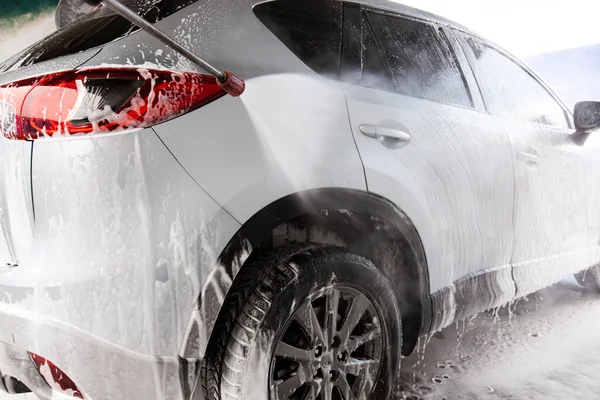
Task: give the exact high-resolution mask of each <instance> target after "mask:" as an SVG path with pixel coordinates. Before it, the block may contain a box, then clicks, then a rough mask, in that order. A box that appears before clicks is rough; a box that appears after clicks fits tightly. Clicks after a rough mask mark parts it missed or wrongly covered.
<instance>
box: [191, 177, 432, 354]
mask: <svg viewBox="0 0 600 400" xmlns="http://www.w3.org/2000/svg"><path fill="white" fill-rule="evenodd" d="M364 232H369V234H368V235H364V234H362V233H364ZM359 234H360V235H359ZM295 242H300V243H301V242H314V243H323V244H332V245H343V246H344V247H347V248H349V251H351V252H354V253H356V254H359V255H362V256H365V257H367V258H369V259H371V260H372V261H374V262H375V264H376V265H378V266H379V268H380V269H381V270H382V272H383V273H384V275H385V276H386V277H387V278H388V279H389V280H390V281H391V282H392V285H393V286H394V289H395V291H396V295H397V298H398V301H399V305H400V308H401V312H402V322H403V324H404V329H403V335H404V341H403V348H402V353H403V354H409V353H410V352H411V351H412V350H413V349H414V347H415V345H416V342H417V339H418V336H419V335H420V334H421V333H424V332H427V331H428V330H429V326H430V321H431V303H430V292H429V272H428V269H427V261H426V257H425V252H424V249H423V245H422V243H421V238H420V236H419V233H418V232H417V230H416V228H415V227H414V224H413V223H412V221H411V220H410V218H409V217H408V216H407V215H406V214H405V213H404V212H403V211H402V210H400V209H399V208H398V207H396V205H395V204H394V203H392V202H391V201H389V200H387V199H386V198H383V197H381V196H378V195H376V194H374V193H370V192H366V191H362V190H356V189H343V188H322V189H313V190H307V191H303V192H298V193H294V194H291V195H288V196H285V197H283V198H281V199H279V200H276V201H275V202H273V203H271V204H269V205H268V206H266V207H264V208H263V209H262V210H260V211H259V212H257V213H256V214H255V215H254V216H252V217H251V218H250V219H249V220H248V221H246V223H244V224H243V226H242V227H241V228H240V229H239V230H238V232H237V233H236V234H235V235H234V237H233V238H232V239H231V240H230V241H229V243H228V244H227V246H226V247H225V248H224V250H223V251H222V252H221V254H220V256H219V258H218V262H217V266H216V267H215V268H214V269H213V271H212V272H211V274H210V275H209V276H208V278H207V280H206V281H205V284H204V288H203V290H202V294H201V296H200V297H199V299H198V303H197V305H196V312H195V313H194V316H193V317H192V319H191V321H190V326H189V328H188V331H187V334H186V336H185V340H184V343H183V346H182V348H181V352H180V356H181V357H184V358H197V357H198V356H200V358H203V357H204V355H205V352H206V348H207V346H208V343H209V342H210V337H211V335H212V333H213V332H212V330H213V327H214V325H215V322H216V321H217V318H219V315H220V313H226V312H227V310H222V305H223V303H224V301H225V298H226V296H227V294H228V293H229V290H230V288H231V286H232V285H233V282H234V280H235V278H236V276H237V275H238V273H239V272H240V270H241V269H242V268H244V265H245V261H246V260H247V259H248V257H250V256H251V254H252V253H253V252H255V251H256V250H259V249H268V248H275V247H280V246H283V245H286V244H290V243H295ZM382 250H383V251H382ZM398 265H399V267H398Z"/></svg>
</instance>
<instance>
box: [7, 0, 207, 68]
mask: <svg viewBox="0 0 600 400" xmlns="http://www.w3.org/2000/svg"><path fill="white" fill-rule="evenodd" d="M196 1H197V0H134V1H130V2H129V4H128V6H129V7H131V8H132V9H133V10H135V11H136V12H137V13H138V14H140V15H141V16H143V17H144V18H145V19H146V20H147V21H149V22H151V23H156V22H158V21H160V20H162V19H163V18H166V17H168V16H169V15H171V14H173V13H174V12H176V11H178V10H180V9H181V8H183V7H186V6H188V5H190V4H192V3H194V2H196ZM137 29H138V28H137V27H135V26H134V25H132V24H131V23H130V22H129V21H127V20H126V19H124V18H122V17H120V16H118V15H115V14H114V13H113V12H112V11H110V9H108V8H107V7H103V8H100V9H98V10H95V11H92V12H91V13H90V14H89V15H86V16H85V17H83V18H81V19H80V20H78V21H75V22H73V23H71V24H68V25H66V26H64V27H63V28H61V29H59V30H57V31H56V32H54V33H52V34H51V35H50V36H47V37H46V38H44V39H42V40H41V41H39V42H37V43H35V44H34V45H33V46H31V47H29V48H27V49H25V50H24V51H22V52H20V53H18V54H17V55H15V56H13V57H11V58H9V59H8V60H6V61H5V62H3V63H2V64H0V71H7V70H9V69H14V68H20V67H25V66H28V65H33V64H36V63H40V62H43V61H47V60H51V59H54V58H58V57H62V56H66V55H70V54H75V53H79V52H81V51H85V50H89V49H91V48H94V47H98V46H102V45H104V44H106V43H109V42H112V41H114V40H117V39H119V38H122V37H124V36H127V35H129V34H131V33H133V32H135V31H136V30H137Z"/></svg>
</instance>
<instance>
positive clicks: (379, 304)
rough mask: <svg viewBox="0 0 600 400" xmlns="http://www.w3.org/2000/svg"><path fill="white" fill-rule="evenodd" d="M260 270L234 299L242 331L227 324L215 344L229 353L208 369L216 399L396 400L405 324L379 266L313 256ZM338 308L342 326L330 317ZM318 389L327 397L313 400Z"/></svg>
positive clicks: (292, 255)
mask: <svg viewBox="0 0 600 400" xmlns="http://www.w3.org/2000/svg"><path fill="white" fill-rule="evenodd" d="M257 263H258V265H257ZM253 264H255V265H252V266H250V267H251V268H250V269H252V270H253V271H254V274H253V275H254V276H255V277H258V281H257V282H256V284H254V285H253V286H252V287H251V289H250V290H248V286H247V285H246V286H245V287H246V290H242V291H241V293H242V294H241V295H240V291H237V293H236V294H234V295H233V296H234V297H235V298H237V299H238V300H236V302H237V303H239V305H240V307H239V309H238V311H237V312H236V314H237V316H236V318H235V322H234V323H231V324H229V326H228V324H220V325H219V327H218V328H219V329H221V330H222V331H221V332H217V334H216V335H214V336H213V338H216V339H215V340H217V341H221V343H223V342H224V340H223V339H224V338H226V343H227V344H226V346H225V348H224V349H221V350H217V351H216V353H217V354H215V352H213V353H212V355H213V358H212V362H208V363H206V370H205V371H204V374H203V375H204V376H207V377H211V376H212V377H213V378H212V379H208V380H206V379H204V383H205V384H208V385H207V386H211V382H212V390H210V389H211V388H210V387H207V386H205V389H209V390H208V393H207V394H208V396H209V398H211V399H217V400H246V399H248V400H255V399H256V400H261V399H278V400H280V399H288V398H290V399H294V400H296V399H297V400H304V399H312V398H320V399H322V400H326V399H328V398H329V399H331V397H326V396H324V393H325V392H326V391H329V392H331V393H335V392H337V395H338V397H337V398H339V399H346V398H347V396H349V393H348V391H352V393H353V394H354V395H355V397H356V398H357V399H364V400H367V399H368V400H375V399H377V400H379V399H387V398H388V397H389V396H390V393H391V390H392V388H393V387H394V384H395V380H396V377H397V376H398V374H399V369H400V359H401V356H400V354H401V347H402V330H401V322H400V321H401V319H400V312H399V308H398V304H397V300H396V297H395V294H394V291H393V289H392V286H391V284H390V282H389V281H388V280H387V279H386V278H385V276H383V274H382V273H381V272H380V271H379V269H378V268H377V267H376V266H375V265H374V264H373V263H372V262H371V261H369V260H367V259H365V258H363V257H360V256H357V255H353V254H350V253H348V252H346V251H345V250H344V249H341V248H337V247H316V246H315V247H309V248H306V249H302V250H295V251H290V252H288V253H287V254H286V255H285V256H284V257H283V258H282V254H281V252H279V253H274V254H272V255H269V256H267V257H263V258H260V259H257V260H254V262H253ZM249 280H251V279H249ZM331 304H335V305H336V306H334V307H332V310H333V309H335V313H332V314H330V315H335V318H331V317H330V316H329V317H328V316H327V315H326V314H327V313H326V309H327V308H328V307H329V305H331ZM309 321H310V322H309ZM325 328H327V329H325ZM212 345H213V343H212V342H211V345H210V346H212ZM289 346H294V347H293V348H291V347H289ZM290 349H291V352H290ZM215 383H216V385H215ZM215 386H216V387H215ZM317 389H318V390H320V392H321V393H322V394H321V396H320V397H316V396H312V395H314V393H315V391H316V390H317ZM278 394H279V396H278ZM290 396H292V397H290ZM311 396H312V397H311ZM333 398H336V397H333ZM348 398H349V397H348Z"/></svg>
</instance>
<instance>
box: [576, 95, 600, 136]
mask: <svg viewBox="0 0 600 400" xmlns="http://www.w3.org/2000/svg"><path fill="white" fill-rule="evenodd" d="M573 117H574V119H575V128H576V129H577V132H589V131H591V130H594V129H597V128H600V101H581V102H579V103H577V104H575V113H574V115H573Z"/></svg>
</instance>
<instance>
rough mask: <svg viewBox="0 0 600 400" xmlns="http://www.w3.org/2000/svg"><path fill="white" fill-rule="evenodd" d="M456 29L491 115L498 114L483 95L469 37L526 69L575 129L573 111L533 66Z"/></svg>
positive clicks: (554, 126) (552, 126) (570, 127)
mask: <svg viewBox="0 0 600 400" xmlns="http://www.w3.org/2000/svg"><path fill="white" fill-rule="evenodd" d="M451 29H452V30H453V31H454V35H455V36H456V38H457V40H458V42H459V43H460V46H461V47H462V49H463V52H464V54H465V56H466V58H467V61H468V62H469V65H470V66H471V70H472V71H473V76H474V77H475V80H476V82H477V84H478V86H479V88H480V89H479V90H480V93H481V97H482V99H483V103H484V106H485V109H486V110H487V112H488V113H489V114H490V115H496V114H493V113H492V111H491V110H490V107H489V105H488V104H487V103H486V101H485V97H484V95H483V90H482V89H481V78H480V77H478V76H477V73H476V72H475V68H474V64H475V63H476V62H477V60H476V59H475V55H474V53H473V50H472V49H471V46H469V43H467V39H468V38H471V39H474V40H476V41H478V42H480V43H482V44H484V45H485V46H488V47H489V48H491V49H492V50H495V51H496V52H498V53H499V54H500V55H502V56H504V57H506V58H507V59H508V60H510V61H511V62H513V63H514V64H515V65H516V66H517V67H519V68H521V69H522V70H523V71H525V72H526V73H527V74H528V75H529V76H530V77H531V78H532V79H533V80H534V81H535V82H537V83H538V84H539V85H540V86H541V87H542V89H544V90H545V91H546V93H548V94H549V95H550V97H552V98H553V99H554V101H555V102H556V104H557V105H558V106H559V107H560V108H561V109H562V111H563V116H564V118H565V120H566V121H567V126H568V128H567V129H574V127H573V114H572V113H571V111H570V110H569V108H568V107H567V106H566V105H565V103H564V102H563V101H562V99H561V98H560V97H559V96H558V95H557V94H556V93H555V92H554V91H553V90H552V88H550V87H549V86H548V85H547V84H546V82H544V80H543V79H542V78H540V77H539V76H538V75H537V74H536V73H535V72H534V71H533V70H532V69H531V68H529V67H528V66H527V65H526V64H525V63H524V62H522V61H521V60H519V59H518V58H517V57H515V56H513V55H512V54H510V53H509V52H508V51H506V50H504V49H503V48H502V47H500V46H498V45H496V44H494V43H492V42H490V41H489V40H486V39H484V38H482V37H479V36H477V35H473V34H471V33H468V32H464V31H462V30H459V29H455V28H451ZM525 122H528V123H532V124H536V125H539V126H544V127H549V128H552V129H555V130H564V129H565V128H564V127H561V126H556V125H547V124H542V123H540V122H535V121H529V120H525Z"/></svg>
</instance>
